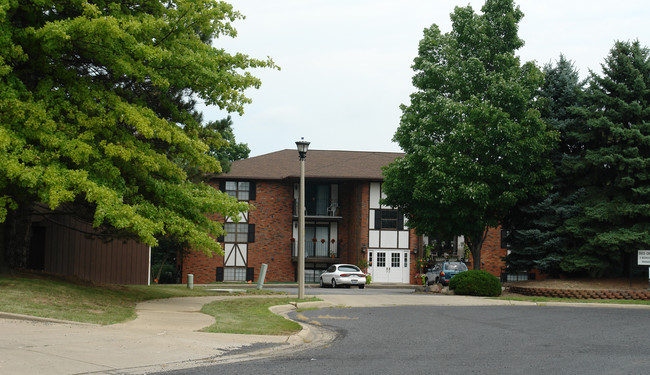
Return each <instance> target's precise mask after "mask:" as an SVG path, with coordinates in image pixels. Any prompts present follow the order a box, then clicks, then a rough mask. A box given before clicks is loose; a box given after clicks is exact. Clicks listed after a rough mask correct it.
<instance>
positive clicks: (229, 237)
mask: <svg viewBox="0 0 650 375" xmlns="http://www.w3.org/2000/svg"><path fill="white" fill-rule="evenodd" d="M223 229H224V230H225V231H226V236H225V237H223V238H219V242H228V243H250V242H255V224H247V223H225V224H224V226H223Z"/></svg>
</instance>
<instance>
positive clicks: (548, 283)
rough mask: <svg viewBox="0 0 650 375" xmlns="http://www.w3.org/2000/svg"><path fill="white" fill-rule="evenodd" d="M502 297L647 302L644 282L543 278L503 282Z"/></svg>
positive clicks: (643, 280)
mask: <svg viewBox="0 0 650 375" xmlns="http://www.w3.org/2000/svg"><path fill="white" fill-rule="evenodd" d="M504 286H505V287H506V290H505V293H504V295H513V294H519V295H525V296H535V297H552V298H575V299H627V300H646V301H647V300H650V290H648V280H647V279H632V280H630V279H624V278H617V279H547V280H534V281H521V282H516V283H506V284H504Z"/></svg>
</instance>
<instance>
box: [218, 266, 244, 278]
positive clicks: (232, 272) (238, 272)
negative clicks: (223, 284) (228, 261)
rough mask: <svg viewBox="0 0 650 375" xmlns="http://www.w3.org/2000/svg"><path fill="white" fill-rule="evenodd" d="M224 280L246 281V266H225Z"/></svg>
mask: <svg viewBox="0 0 650 375" xmlns="http://www.w3.org/2000/svg"><path fill="white" fill-rule="evenodd" d="M223 279H224V281H246V267H225V268H224V270H223Z"/></svg>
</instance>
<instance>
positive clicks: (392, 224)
mask: <svg viewBox="0 0 650 375" xmlns="http://www.w3.org/2000/svg"><path fill="white" fill-rule="evenodd" d="M375 229H396V230H404V215H402V213H401V212H399V211H398V210H375Z"/></svg>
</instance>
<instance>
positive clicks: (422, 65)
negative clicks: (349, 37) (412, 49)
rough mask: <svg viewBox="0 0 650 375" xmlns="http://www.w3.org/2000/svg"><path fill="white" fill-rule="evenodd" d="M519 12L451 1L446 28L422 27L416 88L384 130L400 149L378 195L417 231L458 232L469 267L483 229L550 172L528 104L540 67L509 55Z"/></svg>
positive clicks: (547, 139)
mask: <svg viewBox="0 0 650 375" xmlns="http://www.w3.org/2000/svg"><path fill="white" fill-rule="evenodd" d="M522 17H523V13H522V12H521V11H520V9H519V7H516V6H515V5H514V3H513V1H511V0H487V1H486V2H485V4H484V6H483V8H482V14H476V13H474V11H473V10H472V8H471V7H469V6H468V7H464V8H461V7H457V8H456V9H455V10H454V12H453V13H452V14H451V20H452V30H451V31H450V32H449V33H446V34H442V33H441V32H440V30H439V28H438V26H436V25H433V26H432V27H431V28H429V29H426V30H425V31H424V38H423V39H422V40H421V41H420V46H419V55H418V57H416V58H415V62H414V66H413V68H414V70H415V71H416V74H415V76H414V77H413V85H414V86H415V87H416V88H417V91H416V92H415V93H413V94H411V104H410V105H408V106H402V111H403V115H402V118H401V123H400V126H399V128H398V130H397V132H396V134H395V136H394V140H395V141H397V142H398V143H399V145H400V146H401V148H402V149H403V150H404V152H405V156H404V158H401V159H398V160H396V161H395V162H394V163H392V164H390V165H389V166H388V167H387V168H385V170H384V175H385V183H384V191H385V192H386V195H387V197H386V199H385V203H386V204H389V205H392V206H395V207H398V208H400V209H402V210H403V211H404V212H406V213H407V215H408V216H409V225H410V226H411V227H415V228H417V230H418V231H419V232H421V233H437V234H439V235H441V236H444V237H450V236H455V235H465V236H466V241H467V243H468V244H469V246H470V249H471V252H472V256H473V263H474V267H475V268H480V266H481V248H482V245H483V241H484V239H485V236H486V233H487V229H488V227H495V226H497V225H499V223H500V221H501V220H502V219H503V218H504V217H505V216H506V214H507V213H508V211H509V210H510V209H511V208H512V207H513V206H514V205H515V204H516V203H517V202H518V201H520V200H521V199H524V198H526V197H527V196H528V195H530V194H534V193H539V191H541V190H544V187H545V183H546V180H547V179H548V177H549V176H550V175H551V174H552V168H551V167H550V162H549V161H548V160H545V159H542V158H541V156H542V155H544V153H545V152H546V150H547V149H548V148H549V147H551V145H552V144H553V142H554V139H555V134H554V133H553V132H551V131H549V130H548V129H547V128H546V125H545V124H544V122H543V121H542V120H541V118H540V113H539V111H538V109H537V106H538V103H537V93H538V90H539V88H540V87H541V85H542V83H543V74H542V73H541V71H540V70H539V69H538V68H537V67H536V66H535V65H534V64H533V63H526V64H524V65H521V64H520V62H519V58H518V57H517V56H516V55H515V51H516V50H517V49H519V48H520V47H521V46H523V44H524V43H523V41H522V40H521V39H519V37H518V35H517V29H518V22H519V21H520V19H521V18H522Z"/></svg>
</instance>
